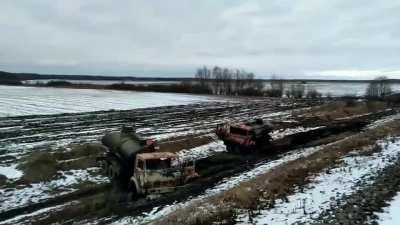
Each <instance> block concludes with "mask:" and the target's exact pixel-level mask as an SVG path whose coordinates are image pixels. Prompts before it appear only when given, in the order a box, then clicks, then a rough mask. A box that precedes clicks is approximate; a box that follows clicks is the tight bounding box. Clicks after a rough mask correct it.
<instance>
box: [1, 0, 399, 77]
mask: <svg viewBox="0 0 400 225" xmlns="http://www.w3.org/2000/svg"><path fill="white" fill-rule="evenodd" d="M0 8H1V9H2V13H1V14H0V70H8V71H15V72H39V73H58V74H105V75H143V76H191V75H192V73H193V71H194V70H195V68H196V67H198V66H202V65H209V66H212V65H221V66H228V67H235V68H244V69H246V70H249V71H254V72H255V73H256V74H257V75H258V77H265V78H268V77H269V76H270V75H271V74H278V75H281V76H285V77H292V78H293V77H294V78H301V77H309V78H310V77H320V75H322V76H323V78H360V79H363V78H370V77H373V76H375V75H379V74H387V75H389V76H390V77H393V78H400V66H399V64H398V58H399V56H400V29H398V28H399V27H400V17H399V16H398V12H400V2H399V1H394V0H393V1H388V0H383V1H361V0H352V1H348V0H333V1H320V0H298V1H289V0H270V1H261V0H260V1H227V0H226V1H212V0H204V1H194V0H193V1H189V0H188V1H181V0H173V1H172V0H171V1H162V0H158V1H133V0H132V1H131V0H130V1H128V0H122V1H110V0H85V1H81V0H69V1H62V0H37V1H30V0H18V1H14V0H3V1H1V2H0Z"/></svg>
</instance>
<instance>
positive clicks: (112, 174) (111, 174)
mask: <svg viewBox="0 0 400 225" xmlns="http://www.w3.org/2000/svg"><path fill="white" fill-rule="evenodd" d="M108 177H109V178H110V179H112V180H114V179H115V172H114V168H113V166H109V167H108Z"/></svg>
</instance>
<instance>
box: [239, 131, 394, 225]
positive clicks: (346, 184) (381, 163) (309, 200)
mask: <svg viewBox="0 0 400 225" xmlns="http://www.w3.org/2000/svg"><path fill="white" fill-rule="evenodd" d="M379 144H380V145H381V146H382V149H383V150H382V152H378V153H374V154H372V155H370V156H363V155H355V156H348V157H345V158H344V159H343V163H342V165H341V166H339V167H337V168H334V169H332V170H331V171H330V172H329V173H321V174H319V175H318V176H316V177H314V178H313V182H312V183H310V184H309V185H307V187H306V188H305V189H304V190H303V191H300V190H298V191H297V192H296V193H295V194H293V195H291V196H289V197H288V201H287V202H286V201H280V202H277V204H276V205H275V207H274V208H272V209H268V210H261V212H260V213H259V215H257V216H256V217H255V218H249V217H248V214H247V213H243V215H242V216H241V218H240V221H241V223H240V224H249V223H250V219H251V221H252V223H251V224H268V225H286V224H293V223H295V222H296V223H299V222H303V223H304V224H309V223H311V222H312V221H313V219H315V218H317V217H318V216H319V215H320V214H321V213H322V212H323V211H324V210H326V209H328V208H329V207H330V206H331V204H332V203H333V202H335V200H336V199H338V198H340V197H341V196H342V195H344V194H346V195H350V194H351V193H354V192H355V191H356V190H357V188H358V187H357V182H358V181H359V180H361V179H363V180H366V178H367V176H373V175H374V174H376V173H377V172H378V171H379V170H380V169H383V168H385V167H386V166H387V165H389V164H390V163H394V162H395V160H391V158H392V157H398V155H399V153H400V140H399V139H397V140H396V141H395V142H393V143H392V142H388V141H381V142H379ZM392 215H393V214H392ZM387 224H391V225H394V224H393V223H387Z"/></svg>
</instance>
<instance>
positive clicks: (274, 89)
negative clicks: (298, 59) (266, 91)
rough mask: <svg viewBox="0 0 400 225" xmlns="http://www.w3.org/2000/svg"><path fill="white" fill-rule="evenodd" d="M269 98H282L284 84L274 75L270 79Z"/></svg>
mask: <svg viewBox="0 0 400 225" xmlns="http://www.w3.org/2000/svg"><path fill="white" fill-rule="evenodd" d="M270 85H271V91H270V95H271V97H282V95H283V91H284V89H285V82H284V81H283V80H282V79H278V78H277V77H276V76H275V75H273V76H272V78H271V83H270Z"/></svg>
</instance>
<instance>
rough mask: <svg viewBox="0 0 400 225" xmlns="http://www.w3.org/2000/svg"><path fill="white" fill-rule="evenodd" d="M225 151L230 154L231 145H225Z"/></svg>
mask: <svg viewBox="0 0 400 225" xmlns="http://www.w3.org/2000/svg"><path fill="white" fill-rule="evenodd" d="M226 151H228V152H232V145H231V144H226Z"/></svg>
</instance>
